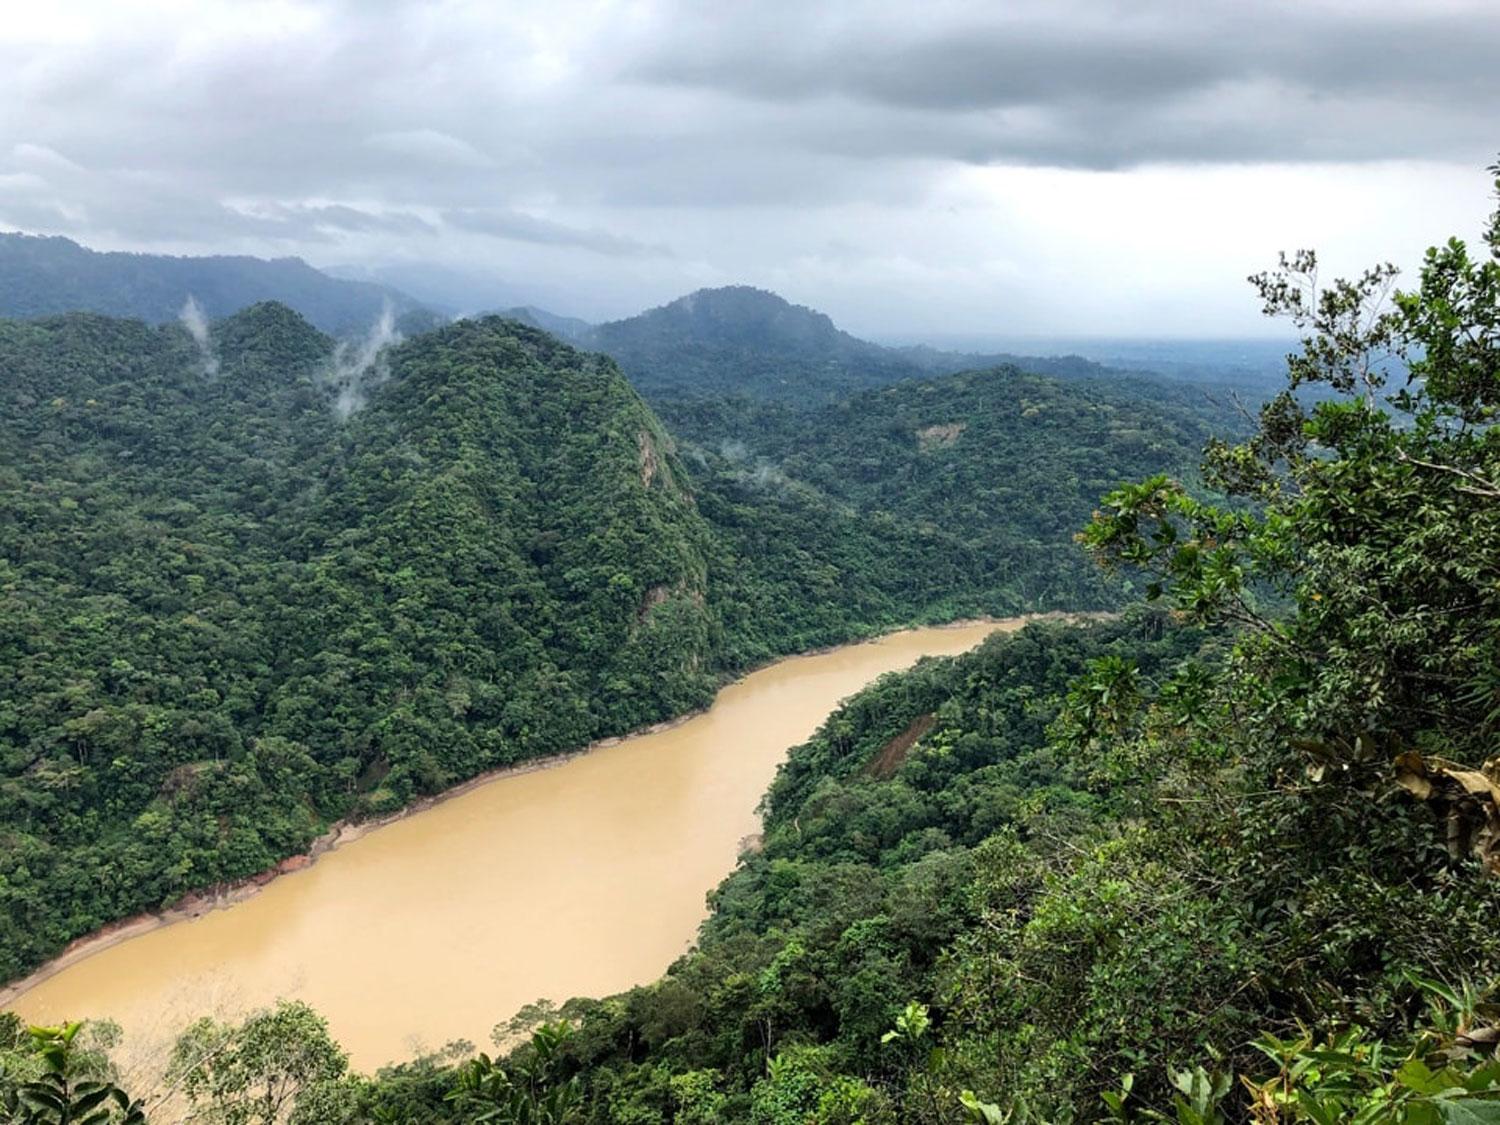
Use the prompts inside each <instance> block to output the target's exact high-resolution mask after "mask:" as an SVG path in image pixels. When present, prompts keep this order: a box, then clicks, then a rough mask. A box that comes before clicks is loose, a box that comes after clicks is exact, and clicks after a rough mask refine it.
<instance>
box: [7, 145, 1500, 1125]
mask: <svg viewBox="0 0 1500 1125" xmlns="http://www.w3.org/2000/svg"><path fill="white" fill-rule="evenodd" d="M1497 173H1500V169H1497ZM1496 186H1497V191H1500V180H1497V184H1496ZM1486 242H1487V245H1486V247H1485V249H1486V251H1487V253H1486V254H1484V255H1483V256H1482V257H1471V255H1470V253H1469V251H1468V249H1467V248H1466V247H1465V246H1464V244H1463V243H1461V242H1459V241H1457V240H1454V241H1451V242H1449V243H1447V244H1446V245H1445V246H1443V247H1441V248H1437V249H1434V250H1432V251H1430V252H1429V254H1428V256H1427V259H1426V262H1425V265H1424V268H1423V271H1422V275H1421V279H1420V282H1419V286H1418V288H1416V289H1415V290H1412V291H1408V292H1400V293H1398V294H1397V295H1396V297H1395V299H1394V302H1393V303H1391V304H1389V305H1387V304H1386V303H1385V301H1386V297H1387V294H1388V293H1389V291H1390V288H1391V284H1392V280H1393V270H1392V269H1391V268H1390V267H1383V268H1376V269H1373V270H1370V271H1368V272H1367V273H1365V274H1363V275H1362V276H1360V277H1359V278H1357V279H1355V280H1352V281H1334V282H1333V283H1331V284H1330V283H1328V282H1326V280H1322V281H1320V280H1319V278H1318V274H1317V262H1316V258H1315V257H1314V256H1313V255H1311V254H1301V255H1297V256H1294V257H1291V258H1287V259H1283V262H1282V266H1281V268H1279V269H1278V270H1276V271H1274V272H1272V273H1269V274H1266V275H1262V276H1260V277H1258V278H1256V279H1254V280H1255V281H1256V283H1257V285H1258V288H1259V291H1260V295H1261V297H1262V299H1263V301H1264V302H1265V304H1266V307H1267V308H1268V310H1269V311H1271V312H1272V313H1277V314H1281V315H1285V316H1287V317H1289V318H1290V319H1291V320H1292V321H1293V322H1294V323H1295V324H1296V325H1297V326H1298V327H1299V328H1300V329H1302V330H1303V331H1304V332H1305V333H1306V338H1305V346H1304V350H1303V351H1302V352H1301V353H1300V354H1299V355H1298V356H1296V357H1295V358H1294V360H1293V362H1292V364H1291V366H1290V370H1289V379H1288V382H1287V387H1286V390H1285V392H1284V393H1283V394H1281V395H1279V396H1277V397H1276V398H1275V399H1273V400H1272V401H1270V402H1269V403H1267V404H1266V405H1265V407H1264V408H1263V409H1262V411H1261V413H1260V416H1259V418H1258V419H1257V422H1256V425H1255V427H1254V429H1253V430H1252V431H1251V432H1250V433H1249V434H1248V435H1245V436H1244V440H1242V441H1234V440H1227V439H1217V440H1215V441H1213V442H1211V443H1210V444H1209V446H1208V447H1207V449H1206V452H1205V456H1204V460H1203V464H1202V475H1201V478H1200V479H1199V480H1198V481H1197V482H1189V481H1184V480H1182V479H1174V478H1172V477H1169V476H1167V475H1165V474H1153V475H1150V476H1148V477H1146V478H1145V479H1143V480H1141V481H1139V482H1137V483H1133V484H1129V485H1126V486H1124V487H1120V488H1116V489H1112V490H1110V491H1109V492H1108V493H1107V494H1106V495H1105V496H1104V497H1103V498H1102V499H1101V500H1100V501H1099V502H1098V505H1097V507H1096V509H1095V510H1094V512H1093V513H1092V515H1091V517H1090V518H1089V520H1088V521H1087V523H1086V524H1085V525H1084V528H1083V531H1082V534H1081V539H1082V543H1083V546H1084V548H1085V549H1086V550H1087V551H1088V552H1089V553H1090V554H1091V555H1092V556H1093V558H1094V559H1095V560H1096V561H1097V562H1098V563H1099V564H1100V565H1102V566H1104V567H1105V568H1107V569H1110V570H1115V571H1124V572H1126V573H1130V574H1134V575H1136V576H1137V577H1138V580H1139V581H1140V582H1141V583H1143V585H1144V587H1145V589H1144V594H1145V597H1146V600H1147V601H1148V602H1156V603H1159V604H1160V608H1155V609H1153V608H1150V607H1149V606H1143V607H1135V608H1133V609H1131V610H1130V611H1128V612H1127V613H1126V614H1125V615H1124V616H1123V617H1121V618H1119V619H1117V620H1112V621H1108V622H1099V623H1095V624H1093V625H1091V626H1087V627H1082V628H1080V627H1058V626H1046V627H1041V626H1033V627H1031V628H1029V629H1027V630H1026V631H1024V632H1023V633H1021V634H1019V635H1015V636H1011V637H1002V638H997V639H994V640H992V641H990V642H989V643H987V644H985V645H984V646H982V647H981V648H980V649H979V650H977V651H976V652H974V653H971V654H969V655H967V656H963V657H960V658H958V659H956V660H945V661H930V662H926V663H923V664H920V665H918V666H917V667H916V668H915V669H914V670H912V671H909V672H906V673H900V674H895V675H892V676H889V677H887V678H885V679H884V680H882V681H880V682H878V683H876V684H875V685H873V686H872V687H870V688H868V689H867V690H865V691H864V692H862V693H860V694H859V695H857V696H856V697H855V698H853V699H851V700H849V701H848V702H847V703H846V704H845V705H844V706H842V707H841V708H840V709H839V710H838V711H837V712H836V713H835V714H834V715H833V716H831V717H830V719H829V720H828V722H827V723H825V725H824V726H823V727H822V729H820V730H819V731H818V732H817V734H816V735H815V736H814V737H813V738H812V739H811V740H810V741H808V742H807V743H806V744H805V745H803V746H800V747H798V748H796V749H794V750H793V751H792V753H791V755H790V757H789V759H788V761H787V762H786V763H785V765H784V766H783V767H782V769H781V771H780V772H779V774H778V777H777V779H776V781H775V783H774V784H773V786H772V787H771V790H770V792H769V793H768V795H767V798H766V801H765V805H764V812H765V837H764V842H763V846H762V847H761V848H760V849H759V850H753V851H751V852H749V853H748V854H746V855H745V856H744V857H743V859H742V862H741V864H740V867H739V869H738V870H737V871H736V872H735V873H734V874H733V875H731V876H730V877H729V878H728V879H727V880H726V881H725V882H724V883H723V884H722V885H721V886H720V888H719V889H718V891H717V892H716V893H715V895H714V896H713V900H712V905H713V914H712V917H711V918H710V919H709V921H708V922H707V923H706V924H705V926H704V928H703V930H702V931H701V934H700V941H699V943H698V945H697V947H696V948H695V949H693V950H692V951H690V952H689V953H688V954H687V955H685V956H684V957H682V958H680V959H679V960H678V961H677V962H676V963H675V964H674V965H673V966H672V967H671V969H670V970H669V972H668V973H667V974H666V976H665V977H664V978H663V979H661V980H660V981H658V982H656V983H654V984H651V985H648V986H646V987H643V988H637V989H633V990H631V991H629V992H627V993H624V994H622V995H619V996H614V997H608V998H603V999H587V998H584V999H574V1000H572V1001H568V1002H565V1003H563V1004H561V1005H560V1006H558V1007H551V1006H549V1005H541V1006H538V1007H534V1008H532V1009H530V1010H527V1011H523V1012H522V1013H520V1014H519V1015H518V1017H517V1018H516V1019H514V1020H511V1021H509V1022H500V1021H501V1020H502V1019H503V1016H502V1014H500V1013H497V1028H496V1033H497V1034H496V1039H497V1043H499V1044H501V1045H502V1047H505V1048H507V1049H506V1050H505V1053H504V1054H502V1055H501V1056H500V1057H498V1058H492V1057H490V1056H489V1055H487V1054H481V1055H478V1056H475V1057H472V1058H469V1059H467V1060H465V1061H462V1062H457V1063H456V1062H455V1060H454V1057H453V1055H452V1054H447V1055H435V1056H432V1057H429V1058H425V1059H420V1060H417V1061H415V1062H413V1063H410V1064H407V1065H404V1066H400V1067H394V1068H390V1069H387V1070H385V1071H383V1072H381V1073H380V1074H379V1075H377V1076H375V1077H373V1078H367V1077H361V1076H351V1075H348V1074H347V1073H346V1072H345V1066H344V1064H343V1062H342V1059H341V1058H340V1057H339V1056H338V1055H337V1052H336V1051H335V1050H334V1049H333V1048H332V1045H331V1044H330V1043H329V1041H328V1038H327V1032H326V1029H325V1028H324V1027H323V1026H322V1025H321V1024H320V1023H319V1022H318V1020H317V1019H316V1017H315V1015H313V1014H312V1013H311V1012H309V1011H307V1010H306V1009H305V1008H300V1007H298V1006H296V1005H287V1006H283V1007H282V1008H281V1009H278V1010H277V1011H275V1012H270V1013H262V1014H259V1015H256V1016H253V1017H251V1018H250V1020H248V1021H247V1022H246V1024H245V1025H244V1027H243V1029H241V1031H240V1032H239V1034H241V1035H245V1036H247V1037H248V1041H250V1042H259V1041H264V1039H265V1037H266V1036H268V1035H274V1036H275V1038H274V1042H276V1043H277V1044H278V1046H279V1047H280V1048H281V1050H282V1052H283V1055H284V1056H290V1057H291V1058H292V1059H293V1060H299V1059H303V1058H316V1059H322V1060H327V1061H326V1064H325V1065H323V1066H322V1067H321V1069H320V1070H319V1071H318V1072H317V1073H316V1074H312V1075H309V1074H308V1072H307V1071H306V1070H301V1071H299V1070H295V1069H294V1068H293V1067H292V1066H291V1065H289V1064H287V1063H284V1062H281V1061H279V1060H277V1059H272V1060H271V1061H269V1062H267V1061H264V1060H263V1059H259V1058H252V1059H251V1060H250V1061H251V1063H252V1064H253V1066H254V1067H255V1069H254V1070H252V1071H251V1073H252V1074H253V1075H254V1076H255V1080H256V1081H257V1082H260V1083H269V1082H270V1081H272V1080H273V1079H274V1080H277V1081H281V1082H283V1083H287V1082H290V1083H295V1084H298V1086H299V1090H298V1095H297V1111H298V1114H299V1115H300V1116H296V1117H294V1118H293V1120H299V1121H308V1122H311V1121H314V1120H316V1121H320V1122H343V1123H347V1125H354V1123H356V1122H367V1121H398V1122H417V1121H422V1122H445V1121H446V1122H455V1123H457V1122H466V1121H474V1120H496V1121H507V1122H524V1121H530V1122H537V1121H543V1122H548V1123H551V1125H584V1123H587V1125H613V1123H618V1122H630V1123H640V1125H704V1123H711V1125H728V1123H730V1122H734V1123H739V1122H749V1123H750V1125H856V1123H859V1125H949V1123H952V1122H958V1121H967V1122H973V1123H976V1125H997V1123H1005V1122H1015V1123H1021V1122H1038V1123H1040V1122H1049V1123H1065V1122H1083V1121H1097V1120H1113V1121H1125V1122H1139V1123H1143V1125H1144V1123H1159V1122H1165V1121H1173V1122H1177V1123H1178V1125H1228V1123H1230V1122H1241V1121H1244V1122H1257V1123H1272V1122H1275V1123H1287V1125H1293V1123H1313V1125H1337V1123H1342V1122H1356V1123H1365V1125H1488V1123H1491V1122H1495V1121H1497V1120H1500V1003H1497V1002H1496V1001H1497V997H1496V991H1497V988H1500V976H1497V974H1500V925H1497V924H1496V920H1497V918H1500V880H1497V878H1496V875H1497V874H1500V758H1497V757H1496V756H1495V753H1494V747H1495V744H1496V739H1497V736H1500V706H1497V700H1500V686H1497V677H1496V671H1495V670H1496V667H1497V656H1500V584H1497V582H1496V575H1497V573H1500V547H1497V544H1500V536H1497V531H1500V508H1497V501H1500V430H1497V429H1496V428H1495V427H1494V426H1493V425H1490V424H1489V422H1490V421H1491V420H1492V419H1493V418H1494V416H1495V412H1496V411H1497V410H1500V384H1497V381H1496V378H1495V372H1496V371H1497V369H1500V367H1497V352H1500V336H1497V333H1496V330H1495V325H1496V324H1497V323H1500V315H1497V304H1500V212H1497V213H1496V214H1495V215H1494V216H1492V218H1491V222H1490V225H1489V227H1488V234H1487V238H1486ZM1393 358H1402V359H1405V360H1406V361H1408V363H1407V364H1406V365H1403V366H1401V367H1393V366H1392V365H1390V364H1389V363H1388V361H1389V360H1391V359H1393ZM1393 370H1395V371H1399V372H1400V374H1399V375H1395V376H1393V375H1392V374H1391V372H1392V371H1393ZM982 378H984V376H973V377H970V380H968V382H969V384H970V385H969V386H967V388H966V391H967V393H979V391H980V388H976V387H974V386H973V385H972V380H975V379H982ZM991 378H993V376H991ZM1308 385H1311V386H1312V387H1314V388H1317V389H1320V390H1321V391H1322V392H1323V393H1321V394H1320V395H1318V396H1316V397H1314V398H1313V399H1311V400H1309V399H1307V398H1304V397H1300V396H1299V394H1298V392H1299V391H1301V390H1302V389H1303V388H1304V387H1306V386H1308ZM884 393H886V392H877V393H876V394H875V396H873V400H856V404H854V405H856V406H858V407H859V408H861V409H863V410H869V411H872V414H878V411H877V410H876V409H875V407H874V406H872V405H871V401H875V402H878V400H879V398H880V397H881V395H882V394H884ZM895 393H896V394H897V396H898V397H901V396H905V395H907V394H914V393H917V391H916V390H915V389H913V388H901V389H900V390H899V391H898V392H895ZM1028 393H1029V392H1028ZM1028 409H1029V407H1028ZM1044 413H1045V411H1044ZM1022 414H1023V416H1024V414H1025V411H1024V410H1023V411H1022ZM936 417H937V416H935V415H922V416H921V417H920V419H919V420H920V421H923V422H926V423H929V424H930V425H939V424H942V423H938V422H937V421H936V420H935V418H936ZM715 424H716V425H717V424H718V423H717V422H716V423H715ZM807 424H808V423H807V422H806V420H803V419H795V420H793V421H792V422H791V423H789V424H788V425H789V427H793V429H789V432H796V431H795V429H794V427H798V426H803V425H807ZM905 425H906V421H905V420H903V422H902V426H903V427H904V426H905ZM964 433H966V431H964ZM964 433H959V434H958V435H956V440H955V442H954V445H953V448H957V447H958V442H959V441H961V439H962V437H963V436H964ZM865 436H866V440H867V441H870V440H872V439H873V437H874V432H873V431H871V432H867V433H866V435H865ZM950 437H955V435H954V434H953V433H952V431H951V430H945V431H941V432H939V433H936V434H932V435H931V440H934V441H935V440H937V439H939V438H941V439H942V440H948V439H949V438H950ZM901 445H902V442H901V441H900V440H894V441H893V442H892V443H890V444H889V445H887V446H881V445H878V444H877V445H876V446H875V447H874V448H875V451H876V452H881V453H883V454H884V455H885V456H893V455H899V453H900V449H901ZM835 448H837V447H835ZM893 451H894V453H893ZM852 452H853V451H851V454H849V455H846V459H845V461H844V462H843V463H844V464H845V466H846V467H848V466H852V465H854V464H855V462H853V461H850V460H848V459H847V458H848V456H851V455H852ZM689 453H691V451H689ZM685 460H688V461H689V463H691V460H690V458H685ZM906 463H907V464H908V465H909V464H910V458H907V459H906ZM868 468H869V473H868V475H867V476H866V478H865V479H863V480H858V479H856V481H855V482H854V483H853V484H851V485H850V486H849V487H848V490H847V491H846V495H849V496H850V497H856V496H858V495H860V494H862V493H865V492H866V491H868V492H870V494H873V495H876V496H878V495H880V491H879V489H880V481H881V480H882V479H883V477H884V476H886V475H887V474H885V473H884V472H883V471H881V470H880V469H879V467H878V466H876V465H873V464H872V465H870V466H868ZM901 471H903V469H901V468H899V467H898V469H897V470H896V472H897V473H898V474H899V473H900V472H901ZM1210 488H1212V489H1217V490H1219V491H1220V493H1221V494H1222V496H1223V499H1222V500H1214V499H1212V498H1211V497H1210V494H1209V492H1208V489H1210ZM528 1029H529V1030H531V1032H532V1033H531V1035H530V1038H529V1039H523V1040H522V1041H521V1042H520V1043H519V1044H518V1045H514V1046H510V1044H512V1043H514V1042H515V1038H514V1037H515V1035H516V1034H517V1032H520V1031H526V1030H528ZM220 1034H224V1035H227V1033H220ZM54 1038H55V1037H54ZM26 1046H27V1045H26V1044H19V1049H17V1050H15V1051H13V1052H12V1054H13V1055H15V1056H19V1055H21V1054H23V1052H24V1050H25V1047H26ZM31 1046H32V1049H33V1051H35V1050H36V1049H38V1048H40V1049H48V1048H49V1046H50V1049H51V1050H53V1051H54V1054H55V1053H56V1052H57V1051H59V1050H60V1048H58V1047H56V1045H55V1043H54V1040H53V1039H48V1038H47V1037H46V1035H45V1034H43V1035H42V1036H41V1037H40V1038H39V1040H38V1042H37V1043H36V1044H33V1045H31ZM190 1073H193V1072H192V1071H190ZM198 1073H202V1074H204V1075H205V1076H206V1077H204V1078H203V1079H202V1088H203V1089H204V1090H205V1091H207V1092H206V1093H205V1094H204V1096H203V1097H202V1098H201V1099H200V1105H201V1107H202V1108H204V1109H212V1108H214V1107H215V1106H218V1105H220V1104H230V1105H233V1104H235V1102H234V1100H233V1099H234V1098H235V1097H236V1096H237V1095H238V1092H239V1088H237V1087H235V1086H233V1085H230V1083H229V1081H228V1080H229V1079H230V1078H233V1077H235V1076H236V1075H238V1074H239V1073H241V1072H240V1071H232V1070H229V1069H228V1068H227V1067H221V1066H219V1065H218V1064H217V1063H216V1062H215V1061H214V1060H212V1059H210V1060H209V1062H208V1063H207V1064H204V1065H203V1066H202V1067H201V1068H200V1070H199V1071H198ZM216 1078H217V1079H221V1086H220V1087H214V1086H213V1085H211V1083H212V1080H214V1079H216ZM218 1088H223V1089H225V1090H226V1092H227V1098H224V1099H219V1098H218V1097H216V1095H215V1093H214V1091H215V1090H216V1089H218Z"/></svg>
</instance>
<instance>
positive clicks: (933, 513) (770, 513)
mask: <svg viewBox="0 0 1500 1125" xmlns="http://www.w3.org/2000/svg"><path fill="white" fill-rule="evenodd" d="M659 411H660V413H661V415H662V417H663V418H664V419H665V420H666V422H667V426H668V428H669V429H670V430H671V431H672V432H673V433H674V434H675V435H677V436H678V438H679V440H680V441H681V442H682V450H683V454H684V457H685V459H686V460H687V462H688V464H689V467H690V468H691V469H692V470H693V472H694V475H695V476H696V477H697V478H698V479H699V480H700V481H702V489H701V493H702V494H701V496H700V508H701V510H702V511H703V513H704V515H705V516H706V517H707V518H708V519H709V520H710V521H711V522H712V523H713V524H714V526H715V527H716V528H717V529H718V530H719V533H720V536H721V538H722V540H723V541H724V542H725V543H726V544H727V545H728V546H729V547H730V549H731V554H732V557H733V559H734V560H735V566H736V568H737V570H736V572H735V573H736V574H738V575H744V576H748V578H749V580H744V579H742V581H741V582H740V583H739V585H740V586H742V587H743V588H744V589H746V590H748V591H751V592H759V593H760V595H761V596H760V597H759V598H756V599H754V600H741V599H738V598H735V597H726V598H725V599H724V602H723V604H724V610H723V612H724V617H725V620H726V622H728V623H732V624H733V626H734V627H733V628H732V630H731V635H732V637H734V638H745V639H746V640H747V641H748V640H750V639H752V638H755V637H757V636H759V635H761V631H763V630H766V629H767V627H768V626H771V625H777V624H779V625H780V626H781V629H787V630H795V631H796V636H797V637H798V644H797V647H807V646H809V645H816V644H825V643H829V640H830V639H831V638H832V636H833V635H834V634H836V633H837V632H838V631H839V629H840V628H841V627H842V623H843V621H844V620H845V619H846V615H847V614H848V613H849V612H851V610H852V611H853V612H854V613H855V614H856V615H857V619H859V620H864V621H871V622H884V623H886V624H894V623H896V622H899V621H903V620H911V619H913V618H914V617H919V616H924V615H931V614H933V613H934V612H940V613H941V614H942V615H943V616H961V615H966V614H975V613H992V614H1009V613H1016V612H1020V611H1023V610H1027V609H1036V608H1045V609H1051V608H1068V609H1097V608H1102V607H1106V606H1110V605H1114V604H1116V603H1117V601H1118V599H1119V598H1120V597H1121V596H1122V595H1123V596H1127V597H1128V596H1129V593H1130V588H1129V585H1128V583H1127V584H1126V585H1125V586H1124V587H1123V588H1122V587H1121V586H1119V585H1118V584H1115V583H1112V582H1111V581H1110V580H1109V579H1108V578H1107V577H1106V576H1105V575H1103V574H1101V573H1100V572H1099V570H1098V568H1096V567H1094V566H1093V565H1092V564H1091V563H1090V562H1089V561H1088V559H1087V557H1086V556H1085V555H1084V554H1083V553H1082V552H1081V551H1079V550H1078V548H1077V545H1076V544H1075V543H1074V541H1073V540H1074V535H1075V533H1076V531H1077V529H1078V528H1079V527H1080V526H1082V524H1083V522H1085V521H1086V520H1087V519H1088V516H1089V513H1090V512H1091V511H1092V510H1093V509H1094V507H1095V506H1096V504H1097V503H1098V498H1099V496H1100V495H1101V494H1102V492H1103V491H1107V490H1108V489H1109V488H1110V487H1111V486H1112V484H1113V483H1114V482H1116V481H1118V480H1119V479H1120V478H1121V477H1125V478H1130V477H1131V476H1133V475H1136V474H1137V471H1138V470H1143V471H1145V472H1151V471H1153V470H1152V468H1151V467H1152V466H1162V465H1172V466H1175V471H1179V472H1186V471H1188V470H1190V469H1191V467H1192V466H1193V464H1194V463H1195V461H1196V457H1195V454H1194V451H1195V450H1198V449H1201V448H1202V446H1203V444H1204V442H1205V441H1207V440H1208V439H1209V438H1210V436H1211V435H1213V434H1214V433H1215V432H1230V431H1232V430H1233V429H1234V428H1235V426H1236V425H1237V424H1238V421H1239V420H1238V418H1237V417H1235V416H1234V415H1233V414H1232V412H1231V411H1230V410H1229V408H1228V407H1227V405H1226V404H1223V403H1220V402H1217V401H1215V400H1214V399H1212V398H1210V397H1207V396H1205V395H1204V394H1203V393H1202V392H1201V391H1197V390H1192V389H1188V388H1183V387H1174V386H1170V385H1159V384H1155V383H1151V382H1137V381H1132V380H1124V381H1109V380H1104V381H1095V382H1081V381H1080V382H1074V381H1069V382H1059V381H1057V380H1054V379H1048V378H1044V377H1042V376H1038V375H1030V374H1026V373H1024V372H1021V371H1018V370H1016V369H1015V368H1013V367H1000V368H994V369H992V370H987V371H974V372H965V373H961V374H958V375H950V376H944V377H941V378H933V379H926V380H913V381H906V382H902V383H898V384H895V385H893V386H890V387H887V388H884V389H882V390H876V391H868V392H865V393H863V394H857V395H854V396H852V397H850V398H848V399H846V400H844V401H842V402H839V403H836V404H833V405H829V406H825V407H821V408H817V409H798V408H796V407H793V406H789V405H787V404H784V403H775V402H764V401H756V400H751V399H744V398H737V399H698V398H688V399H673V398H665V399H663V400H661V401H660V403H659ZM793 583H795V584H796V585H795V589H796V591H797V593H796V597H795V598H794V599H788V598H787V597H786V595H785V593H784V588H785V587H786V586H787V585H791V584H793ZM772 593H774V595H775V597H774V598H771V597H766V596H765V595H767V594H772ZM792 614H794V615H795V616H794V617H793V616H789V615H792ZM820 624H821V629H820V628H819V626H820ZM779 631H780V630H776V631H772V632H771V633H770V634H769V635H768V638H767V639H768V641H769V640H770V639H771V638H775V637H776V636H777V635H778V633H779ZM763 643H764V642H763Z"/></svg>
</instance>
